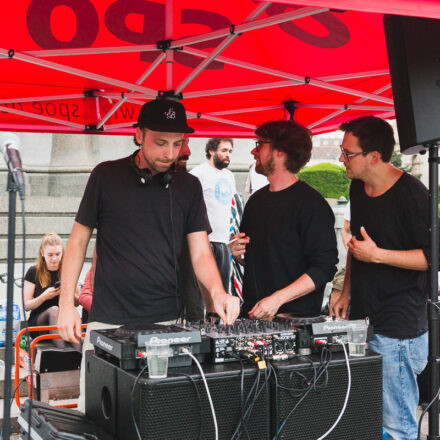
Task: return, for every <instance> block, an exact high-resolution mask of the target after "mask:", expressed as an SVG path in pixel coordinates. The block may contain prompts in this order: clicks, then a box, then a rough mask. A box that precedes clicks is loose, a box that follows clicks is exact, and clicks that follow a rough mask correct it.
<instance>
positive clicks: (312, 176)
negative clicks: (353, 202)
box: [298, 163, 350, 200]
mask: <svg viewBox="0 0 440 440" xmlns="http://www.w3.org/2000/svg"><path fill="white" fill-rule="evenodd" d="M298 178H299V179H301V180H303V181H304V182H306V183H308V184H309V185H310V186H312V187H313V188H315V189H316V190H317V191H319V192H320V193H321V194H322V195H323V196H324V197H326V198H328V199H339V197H341V196H344V197H345V198H346V199H347V200H348V197H349V191H350V179H349V178H348V177H347V173H346V172H345V168H344V167H341V166H338V165H333V164H331V163H320V164H318V165H313V166H311V167H307V168H303V169H302V170H301V171H300V172H299V173H298Z"/></svg>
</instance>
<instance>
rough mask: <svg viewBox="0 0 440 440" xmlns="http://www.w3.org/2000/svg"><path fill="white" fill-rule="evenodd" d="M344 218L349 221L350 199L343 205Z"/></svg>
mask: <svg viewBox="0 0 440 440" xmlns="http://www.w3.org/2000/svg"><path fill="white" fill-rule="evenodd" d="M344 220H347V221H348V222H349V221H350V201H349V202H348V203H347V204H346V205H345V210H344Z"/></svg>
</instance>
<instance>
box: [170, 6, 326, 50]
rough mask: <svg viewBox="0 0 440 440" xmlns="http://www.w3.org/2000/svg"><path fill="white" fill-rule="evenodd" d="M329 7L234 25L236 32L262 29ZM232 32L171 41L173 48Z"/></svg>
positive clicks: (291, 12) (308, 8)
mask: <svg viewBox="0 0 440 440" xmlns="http://www.w3.org/2000/svg"><path fill="white" fill-rule="evenodd" d="M328 10H329V9H328V8H313V7H305V8H301V9H295V10H293V11H287V12H283V13H281V14H276V15H272V16H271V17H267V18H262V19H261V20H255V21H251V22H249V23H242V24H239V25H237V26H234V32H235V33H244V32H248V31H253V30H256V29H262V28H264V27H267V26H273V25H275V24H279V23H284V22H286V21H290V20H293V19H295V18H301V17H309V16H310V15H316V14H321V13H323V12H327V11H328ZM230 34H231V28H230V27H228V28H224V29H219V30H217V31H213V32H208V33H206V34H202V35H195V36H193V37H187V38H181V39H180V40H175V41H173V42H172V43H171V49H177V48H179V47H181V46H187V45H191V44H196V43H201V42H203V41H209V40H215V39H217V38H221V37H226V36H228V35H230Z"/></svg>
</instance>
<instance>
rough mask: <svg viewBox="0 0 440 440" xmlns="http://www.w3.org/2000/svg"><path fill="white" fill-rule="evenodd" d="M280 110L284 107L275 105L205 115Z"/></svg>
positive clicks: (213, 113) (213, 114)
mask: <svg viewBox="0 0 440 440" xmlns="http://www.w3.org/2000/svg"><path fill="white" fill-rule="evenodd" d="M278 109H280V110H282V109H284V105H282V104H276V105H267V106H263V107H247V108H235V109H231V110H222V111H218V112H208V113H205V114H207V115H209V116H224V115H235V114H237V113H253V112H264V111H268V110H278Z"/></svg>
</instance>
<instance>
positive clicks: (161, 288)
mask: <svg viewBox="0 0 440 440" xmlns="http://www.w3.org/2000/svg"><path fill="white" fill-rule="evenodd" d="M160 178H161V175H156V176H155V177H154V178H153V179H152V181H151V182H150V183H149V184H148V185H141V184H140V183H139V182H138V177H137V175H136V173H135V172H134V170H133V169H132V167H131V166H130V158H128V157H127V158H124V159H119V160H116V161H110V162H104V163H101V164H99V165H98V166H97V167H96V168H95V169H94V170H93V171H92V174H91V175H90V178H89V181H88V183H87V187H86V189H85V192H84V196H83V199H82V201H81V205H80V207H79V210H78V213H77V216H76V221H77V222H79V223H81V224H82V225H85V226H88V227H90V228H95V227H96V228H97V230H98V235H97V240H96V247H97V254H98V261H97V266H96V273H95V284H94V292H93V303H92V308H91V312H90V313H91V317H90V320H91V321H101V322H106V323H111V324H128V323H133V324H143V323H145V324H148V323H153V322H160V321H166V320H170V319H175V318H176V317H177V315H178V304H177V298H176V260H177V257H178V256H179V255H180V252H181V248H182V240H183V239H184V237H185V236H186V234H189V233H191V232H197V231H208V232H210V226H209V222H208V217H207V214H206V207H205V203H204V201H203V193H202V188H201V186H200V182H199V181H198V179H197V178H196V177H194V176H192V175H190V174H188V173H185V172H180V171H175V172H173V181H172V183H171V184H170V185H169V186H168V188H167V187H164V186H163V185H162V184H161V183H160ZM170 205H171V207H170Z"/></svg>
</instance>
